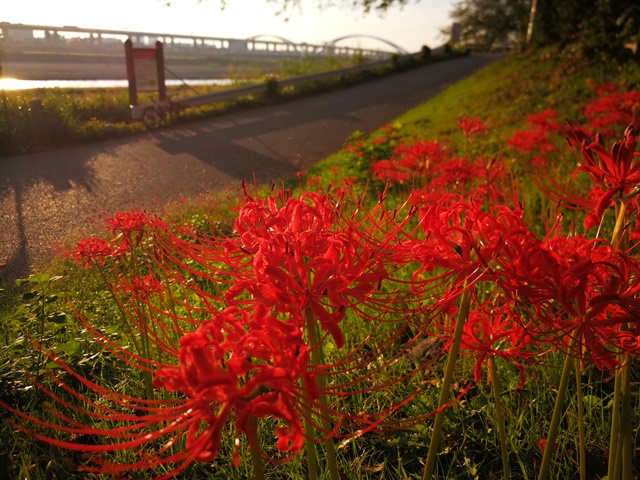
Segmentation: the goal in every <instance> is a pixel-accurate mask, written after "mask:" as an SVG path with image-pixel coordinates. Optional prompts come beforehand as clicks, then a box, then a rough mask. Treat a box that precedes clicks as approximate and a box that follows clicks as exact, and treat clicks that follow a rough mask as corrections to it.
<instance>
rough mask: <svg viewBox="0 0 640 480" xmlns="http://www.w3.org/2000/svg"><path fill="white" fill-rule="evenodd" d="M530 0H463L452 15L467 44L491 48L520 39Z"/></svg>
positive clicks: (455, 7)
mask: <svg viewBox="0 0 640 480" xmlns="http://www.w3.org/2000/svg"><path fill="white" fill-rule="evenodd" d="M529 2H530V0H462V1H461V2H459V3H457V4H456V5H455V6H454V8H453V11H452V12H451V13H450V17H451V18H452V19H453V21H454V22H456V23H458V24H460V26H461V40H462V42H463V43H464V44H466V45H468V46H474V47H478V48H480V49H486V50H489V49H491V48H495V47H497V46H505V45H508V44H513V43H519V42H520V41H522V39H523V38H524V35H525V33H526V27H527V19H528V17H527V15H528V13H529V7H530V3H529Z"/></svg>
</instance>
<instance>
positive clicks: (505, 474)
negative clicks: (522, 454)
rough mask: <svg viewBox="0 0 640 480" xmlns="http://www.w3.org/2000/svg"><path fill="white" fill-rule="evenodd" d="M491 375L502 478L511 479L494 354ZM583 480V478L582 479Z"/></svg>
mask: <svg viewBox="0 0 640 480" xmlns="http://www.w3.org/2000/svg"><path fill="white" fill-rule="evenodd" d="M487 366H488V368H489V376H490V377H491V391H492V392H493V402H494V403H495V409H496V423H497V424H498V434H499V435H500V452H501V455H502V478H504V480H510V479H511V467H510V465H509V451H508V450H507V436H506V434H505V430H504V415H503V414H502V412H503V410H502V400H500V381H499V380H498V371H497V369H496V359H495V357H494V356H493V355H489V356H488V357H487ZM581 480H582V479H581Z"/></svg>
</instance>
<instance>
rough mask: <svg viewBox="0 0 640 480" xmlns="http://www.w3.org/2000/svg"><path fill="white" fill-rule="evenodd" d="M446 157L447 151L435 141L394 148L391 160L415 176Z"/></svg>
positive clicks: (416, 142) (417, 142)
mask: <svg viewBox="0 0 640 480" xmlns="http://www.w3.org/2000/svg"><path fill="white" fill-rule="evenodd" d="M447 156H448V152H447V150H446V149H445V148H444V147H443V146H442V144H440V143H438V142H437V141H435V140H433V141H432V140H424V141H415V142H413V143H412V144H409V145H408V144H401V145H398V146H397V147H396V148H395V151H394V153H393V159H394V160H396V161H398V162H399V163H400V164H401V165H402V166H403V167H405V168H407V169H409V170H410V171H411V172H414V173H415V174H418V173H421V172H424V171H425V170H427V169H428V168H429V167H430V166H431V165H433V164H437V163H438V162H439V161H440V160H442V159H443V158H446V157H447Z"/></svg>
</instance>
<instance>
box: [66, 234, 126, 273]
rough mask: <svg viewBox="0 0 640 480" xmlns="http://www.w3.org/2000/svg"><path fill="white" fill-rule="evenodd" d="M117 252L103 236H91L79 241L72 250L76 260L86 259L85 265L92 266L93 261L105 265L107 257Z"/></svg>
mask: <svg viewBox="0 0 640 480" xmlns="http://www.w3.org/2000/svg"><path fill="white" fill-rule="evenodd" d="M114 254H115V250H114V249H113V248H112V247H111V245H110V244H109V243H108V242H107V241H106V240H105V239H103V238H98V237H90V238H85V239H84V240H81V241H80V242H78V244H77V246H76V249H75V250H74V251H73V252H71V255H72V256H73V257H75V259H76V261H78V262H80V261H85V260H86V263H85V267H86V268H91V263H92V262H97V263H99V264H100V265H104V262H105V259H106V258H107V257H110V256H112V255H114Z"/></svg>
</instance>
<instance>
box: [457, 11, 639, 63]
mask: <svg viewBox="0 0 640 480" xmlns="http://www.w3.org/2000/svg"><path fill="white" fill-rule="evenodd" d="M532 5H535V15H534V16H532V20H533V22H532V24H531V27H532V28H531V45H532V46H534V47H536V46H543V45H550V44H558V45H561V46H565V45H568V44H576V45H579V46H580V47H581V48H582V49H583V51H584V52H585V53H587V54H596V53H597V52H600V51H606V52H610V53H616V52H620V51H622V49H623V47H624V45H625V44H626V43H629V42H634V41H635V42H637V41H638V40H640V38H639V37H640V28H639V26H640V7H639V6H638V0H562V1H557V0H537V1H536V0H462V1H460V2H459V3H457V4H456V5H455V7H454V9H453V11H452V12H451V18H452V19H453V20H454V21H455V22H456V23H459V24H460V25H461V29H462V32H461V33H462V41H463V42H464V43H467V44H469V45H474V46H477V47H480V48H487V49H489V48H492V47H495V46H496V45H498V44H500V43H510V44H513V43H516V44H517V43H523V44H524V41H525V38H526V37H527V35H526V33H527V25H528V24H529V20H530V14H531V9H532Z"/></svg>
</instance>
